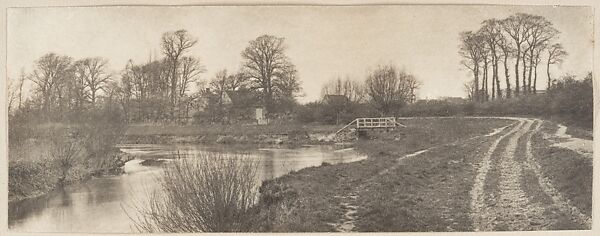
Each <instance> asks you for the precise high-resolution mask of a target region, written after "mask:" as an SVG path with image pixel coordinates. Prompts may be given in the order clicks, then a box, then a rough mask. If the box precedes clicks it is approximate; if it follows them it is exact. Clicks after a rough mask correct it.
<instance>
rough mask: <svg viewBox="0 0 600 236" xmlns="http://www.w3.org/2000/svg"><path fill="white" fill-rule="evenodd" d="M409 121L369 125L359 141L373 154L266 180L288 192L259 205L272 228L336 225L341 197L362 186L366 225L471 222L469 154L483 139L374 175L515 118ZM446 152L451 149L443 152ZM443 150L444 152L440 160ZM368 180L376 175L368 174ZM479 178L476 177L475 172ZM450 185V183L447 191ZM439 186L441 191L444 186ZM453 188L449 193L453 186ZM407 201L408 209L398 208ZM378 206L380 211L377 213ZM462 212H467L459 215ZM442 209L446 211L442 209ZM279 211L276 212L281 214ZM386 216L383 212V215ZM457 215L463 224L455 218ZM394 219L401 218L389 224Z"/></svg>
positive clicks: (424, 226)
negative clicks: (378, 128) (377, 128)
mask: <svg viewBox="0 0 600 236" xmlns="http://www.w3.org/2000/svg"><path fill="white" fill-rule="evenodd" d="M402 123H404V124H406V125H407V126H408V127H407V128H401V129H397V130H395V131H391V132H381V133H375V132H373V133H370V134H369V135H370V137H369V139H365V140H360V141H358V142H357V143H356V144H355V147H356V148H357V150H358V151H360V152H363V153H365V154H367V155H368V156H369V158H368V159H366V160H363V161H359V162H354V163H346V164H339V165H324V166H320V167H313V168H307V169H303V170H301V171H298V172H294V173H290V174H288V175H285V176H283V177H281V178H278V179H276V180H273V181H270V182H266V183H264V184H263V186H262V188H261V190H262V192H263V193H265V192H268V193H269V195H277V194H278V193H280V192H285V194H284V193H281V194H280V195H284V196H287V197H283V198H281V199H280V200H279V201H263V202H262V203H261V204H262V205H259V207H261V208H264V209H269V210H267V212H268V213H267V214H270V215H271V216H273V217H272V218H273V220H271V221H269V222H268V224H267V225H268V227H267V228H266V229H265V230H270V231H275V232H291V231H294V232H307V231H332V230H333V227H332V226H331V225H330V224H328V223H334V222H335V221H336V220H337V219H339V218H340V215H342V214H343V212H344V211H345V209H344V208H343V207H342V206H341V204H340V203H341V201H342V200H341V199H342V198H341V197H343V196H347V195H348V194H349V193H351V192H354V191H356V188H357V187H359V186H360V187H362V188H363V191H360V193H359V197H358V198H357V201H360V202H361V203H360V205H361V206H364V207H366V208H365V209H360V210H359V213H360V214H364V215H361V216H360V217H359V219H360V220H359V221H358V222H357V224H356V225H357V229H358V230H359V231H375V230H381V229H385V230H390V229H393V230H398V231H417V230H419V231H422V230H443V229H444V230H445V229H446V228H447V227H451V228H453V229H456V230H461V229H464V228H465V227H467V225H469V224H468V223H467V221H468V219H467V217H466V212H467V210H466V207H468V206H465V205H461V202H462V203H464V202H468V201H465V199H463V198H466V197H468V196H467V195H466V194H468V191H469V188H470V187H469V186H470V185H471V184H472V183H469V182H468V181H465V180H468V179H473V178H472V177H470V175H473V173H472V172H473V170H472V167H471V164H472V163H471V162H472V161H473V160H471V159H470V158H471V157H473V156H476V155H469V153H479V152H481V151H482V150H480V149H479V148H478V147H480V146H481V145H466V146H464V149H463V150H462V151H456V152H455V153H451V155H450V156H451V157H450V158H449V159H448V158H446V156H447V155H446V154H447V152H449V151H450V150H452V149H450V148H448V149H444V148H441V149H439V151H440V152H439V153H438V154H437V155H436V154H435V153H433V152H431V153H426V154H423V156H422V157H419V158H417V157H415V158H411V160H414V162H413V161H411V163H410V164H407V166H408V165H409V166H410V168H402V167H399V168H397V169H396V170H394V172H393V173H391V174H388V175H386V176H382V177H381V178H376V179H371V178H372V177H373V176H375V175H377V173H379V172H380V171H382V170H384V169H386V168H388V167H390V166H393V165H394V164H396V159H397V158H398V157H401V156H403V155H405V154H408V153H411V152H414V151H417V150H420V149H425V148H428V147H432V146H436V145H441V144H445V143H450V142H454V141H458V140H462V139H466V138H469V137H473V136H477V135H483V134H487V133H489V132H491V131H492V129H494V128H497V127H502V126H505V125H508V124H509V123H511V121H506V120H494V119H468V120H465V119H462V118H456V119H417V120H406V121H402ZM441 153H444V155H440V154H441ZM440 158H444V160H441V159H440ZM367 180H369V181H367ZM470 181H472V180H470ZM440 188H443V189H444V191H441V190H440ZM438 190H440V191H438ZM449 193H450V194H449ZM391 209H402V210H398V211H396V210H391ZM378 212H379V213H378ZM457 212H459V213H460V212H462V213H461V214H462V216H459V217H452V214H453V213H457ZM438 213H439V214H438ZM275 216H276V217H275ZM382 217H383V218H382ZM455 223H456V224H455ZM390 225H396V226H393V227H392V228H390V227H391V226H390Z"/></svg>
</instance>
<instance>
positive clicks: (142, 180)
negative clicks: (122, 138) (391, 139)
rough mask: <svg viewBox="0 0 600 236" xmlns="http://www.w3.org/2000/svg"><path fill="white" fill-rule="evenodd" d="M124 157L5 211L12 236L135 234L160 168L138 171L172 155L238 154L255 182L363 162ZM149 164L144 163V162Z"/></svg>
mask: <svg viewBox="0 0 600 236" xmlns="http://www.w3.org/2000/svg"><path fill="white" fill-rule="evenodd" d="M120 148H121V150H122V151H123V152H126V153H129V154H131V155H133V156H135V159H133V160H131V161H129V162H127V163H126V164H125V166H124V167H123V169H124V171H125V173H124V174H122V175H119V176H111V177H100V178H93V179H91V180H89V181H86V182H85V183H81V184H76V185H71V186H67V187H65V188H63V189H60V190H56V191H54V192H52V193H49V194H46V195H44V196H42V197H38V198H33V199H26V200H23V201H20V202H16V203H12V204H10V206H9V229H10V231H11V232H86V233H131V232H137V231H136V229H135V227H134V225H133V221H132V220H131V219H130V216H131V217H135V215H136V212H135V209H134V207H135V206H139V205H140V204H144V202H145V201H144V200H145V199H146V196H147V194H148V193H150V192H152V191H155V190H160V188H159V185H158V181H157V178H159V177H160V176H161V174H162V171H163V168H162V167H161V166H162V165H142V163H143V161H144V160H158V161H161V162H164V163H165V165H168V164H169V162H171V161H178V160H177V159H175V158H173V154H174V153H176V152H179V153H182V154H191V155H184V156H189V157H187V158H193V154H196V153H203V152H217V153H222V154H225V155H227V154H231V153H243V154H245V156H246V158H253V159H255V160H257V161H258V163H259V165H258V168H259V169H258V173H257V174H258V178H259V179H260V180H266V179H272V178H276V177H279V176H282V175H284V174H286V173H289V172H290V171H293V170H300V169H302V168H306V167H311V166H318V165H321V163H323V162H328V163H331V164H336V163H346V162H353V161H358V160H362V159H364V158H366V157H365V156H363V155H359V154H358V153H357V152H355V151H354V150H353V149H340V150H336V149H335V148H334V147H331V146H303V147H300V148H292V149H290V148H268V149H257V148H256V147H242V148H231V147H229V146H199V145H124V146H121V147H120ZM146 163H148V162H146Z"/></svg>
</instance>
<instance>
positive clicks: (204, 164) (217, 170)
mask: <svg viewBox="0 0 600 236" xmlns="http://www.w3.org/2000/svg"><path fill="white" fill-rule="evenodd" d="M164 173H165V174H164V176H162V177H160V178H159V181H160V184H161V186H162V187H161V190H160V191H157V192H154V193H151V194H149V195H148V200H149V201H148V202H149V204H148V205H146V204H141V205H143V206H142V207H139V206H137V207H136V209H137V211H138V213H140V216H139V217H138V219H133V220H134V222H135V226H136V227H137V228H138V229H139V230H140V231H144V232H170V233H175V232H243V231H251V230H252V228H253V227H254V223H255V222H254V220H255V217H252V214H253V213H252V211H251V207H252V206H253V205H254V204H255V202H256V200H257V179H256V163H255V162H253V161H250V160H248V159H245V158H244V156H231V155H227V156H225V155H222V154H214V153H203V154H198V155H197V156H194V157H191V158H189V159H182V161H181V162H176V163H175V164H173V165H169V166H167V167H166V169H165V171H164Z"/></svg>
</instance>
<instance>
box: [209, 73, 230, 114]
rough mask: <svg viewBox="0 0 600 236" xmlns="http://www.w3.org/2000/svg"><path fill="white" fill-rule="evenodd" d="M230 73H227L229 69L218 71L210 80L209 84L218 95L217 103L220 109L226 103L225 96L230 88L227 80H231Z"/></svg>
mask: <svg viewBox="0 0 600 236" xmlns="http://www.w3.org/2000/svg"><path fill="white" fill-rule="evenodd" d="M229 77H230V76H229V75H228V74H227V70H226V69H223V70H220V71H218V72H217V73H216V74H215V77H214V78H213V79H212V80H211V81H210V83H209V86H210V88H211V89H212V91H213V92H214V93H215V95H216V97H217V105H218V107H219V109H222V108H223V103H224V100H223V98H224V96H225V93H226V92H227V90H228V88H227V85H228V84H227V81H228V80H229Z"/></svg>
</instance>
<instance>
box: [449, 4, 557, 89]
mask: <svg viewBox="0 0 600 236" xmlns="http://www.w3.org/2000/svg"><path fill="white" fill-rule="evenodd" d="M559 33H560V32H559V31H558V30H557V29H556V28H554V26H553V25H552V22H550V21H548V20H547V19H545V18H544V17H542V16H537V15H531V14H526V13H516V14H514V15H511V16H509V17H507V18H505V19H501V20H498V19H488V20H485V21H483V22H482V23H481V28H480V29H479V30H477V31H475V32H473V31H464V32H461V33H460V40H461V45H460V49H459V54H460V55H461V56H462V57H463V58H464V60H462V62H461V64H462V65H463V66H465V67H466V68H468V69H469V70H470V71H471V72H472V74H473V81H472V82H469V83H467V84H466V85H465V87H466V89H467V91H468V95H469V98H470V99H472V100H474V101H488V100H490V86H489V83H488V79H489V72H490V69H491V74H492V76H491V77H492V78H491V84H492V85H491V99H492V100H494V99H496V98H511V97H512V96H520V95H525V94H535V93H537V91H538V87H537V68H538V66H539V65H540V64H541V63H542V61H543V62H545V64H546V73H547V76H548V84H547V88H550V86H551V81H552V78H551V77H550V65H553V64H559V63H562V60H563V59H564V57H565V56H567V52H566V51H565V50H564V48H563V46H562V45H561V44H560V43H558V42H555V41H556V40H557V39H558V35H559ZM513 63H514V67H513V69H514V74H513V75H514V88H513V84H511V78H510V77H511V71H510V69H509V68H510V66H511V65H512V64H513ZM500 64H502V65H503V67H504V68H503V69H504V81H505V84H504V88H505V89H504V90H503V89H501V83H500V81H501V79H500V76H499V73H498V71H499V66H500ZM490 66H491V68H490ZM503 92H505V94H503Z"/></svg>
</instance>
